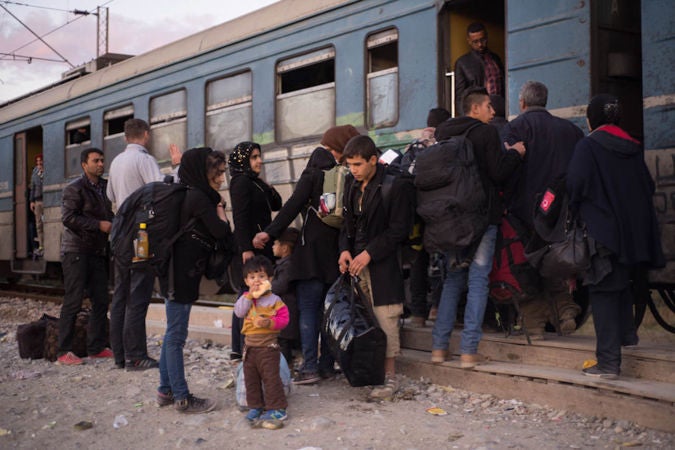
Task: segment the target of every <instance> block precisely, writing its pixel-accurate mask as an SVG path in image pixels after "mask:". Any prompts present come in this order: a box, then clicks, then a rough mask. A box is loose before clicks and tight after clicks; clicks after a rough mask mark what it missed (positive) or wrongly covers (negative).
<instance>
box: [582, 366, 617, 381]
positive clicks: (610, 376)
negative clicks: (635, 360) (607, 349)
mask: <svg viewBox="0 0 675 450" xmlns="http://www.w3.org/2000/svg"><path fill="white" fill-rule="evenodd" d="M582 372H583V373H584V375H586V376H588V377H593V378H602V379H603V380H616V379H617V378H619V374H618V373H615V372H608V371H606V370H602V369H601V368H600V367H598V365H597V364H596V365H594V366H591V367H587V368H586V369H583V370H582Z"/></svg>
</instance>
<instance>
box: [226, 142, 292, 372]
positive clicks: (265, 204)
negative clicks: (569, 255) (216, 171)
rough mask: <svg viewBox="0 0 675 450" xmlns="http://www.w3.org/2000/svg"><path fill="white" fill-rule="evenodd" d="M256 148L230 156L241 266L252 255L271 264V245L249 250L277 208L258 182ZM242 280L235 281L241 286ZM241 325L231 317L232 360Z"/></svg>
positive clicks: (250, 145) (275, 197)
mask: <svg viewBox="0 0 675 450" xmlns="http://www.w3.org/2000/svg"><path fill="white" fill-rule="evenodd" d="M262 164H263V161H262V154H261V151H260V145H259V144H257V143H255V142H240V143H239V144H237V146H236V147H234V151H232V153H230V157H229V161H228V165H229V168H230V176H231V177H232V178H231V180H230V202H231V203H232V218H233V221H234V238H235V242H236V244H237V248H238V252H239V254H241V261H242V264H243V263H245V262H246V261H247V260H249V259H250V258H252V257H253V256H254V255H256V254H262V255H265V256H267V257H268V258H269V259H270V260H271V261H273V260H274V255H273V254H272V244H273V243H272V242H269V243H268V245H266V246H265V247H264V248H263V249H259V250H258V249H255V248H254V247H253V237H254V236H255V234H256V233H257V232H259V231H262V230H264V229H265V227H267V225H269V224H270V222H271V221H272V211H278V210H279V209H280V208H281V196H280V195H279V193H278V192H277V191H276V189H274V188H273V187H272V186H270V185H269V184H267V183H265V182H264V181H263V180H262V179H261V178H260V172H262ZM243 281H244V280H238V282H239V283H240V284H242V285H243ZM240 331H241V323H240V321H239V319H237V318H236V316H235V315H234V314H233V315H232V353H231V357H232V359H240V358H241V350H242V348H241V343H240V342H241V336H240V334H239V332H240Z"/></svg>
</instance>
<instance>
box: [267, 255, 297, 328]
mask: <svg viewBox="0 0 675 450" xmlns="http://www.w3.org/2000/svg"><path fill="white" fill-rule="evenodd" d="M292 269H293V261H292V257H291V256H287V257H285V258H281V259H278V260H277V262H276V264H275V265H274V277H273V278H272V292H273V293H275V294H276V295H278V296H279V297H281V300H283V302H284V304H285V305H286V307H287V308H288V325H286V327H284V329H283V330H281V332H279V337H280V338H283V339H290V340H299V339H300V327H299V325H298V314H299V313H298V301H297V300H296V298H295V284H294V283H293V281H292V280H291V271H292Z"/></svg>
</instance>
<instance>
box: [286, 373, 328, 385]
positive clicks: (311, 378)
mask: <svg viewBox="0 0 675 450" xmlns="http://www.w3.org/2000/svg"><path fill="white" fill-rule="evenodd" d="M320 379H321V377H320V376H319V374H318V373H317V372H300V373H299V374H298V376H296V377H295V378H293V384H314V383H316V382H317V381H319V380H320Z"/></svg>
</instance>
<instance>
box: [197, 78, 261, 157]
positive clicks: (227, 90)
mask: <svg viewBox="0 0 675 450" xmlns="http://www.w3.org/2000/svg"><path fill="white" fill-rule="evenodd" d="M252 100H253V95H252V87H251V72H250V71H248V72H244V73H240V74H237V75H233V76H229V77H226V78H221V79H218V80H214V81H211V82H209V83H208V84H207V85H206V123H205V127H206V145H207V146H209V147H211V148H213V149H216V150H223V151H229V150H230V149H232V148H234V146H235V145H236V144H237V143H238V142H241V141H249V140H251V133H252V122H253V109H252Z"/></svg>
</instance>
